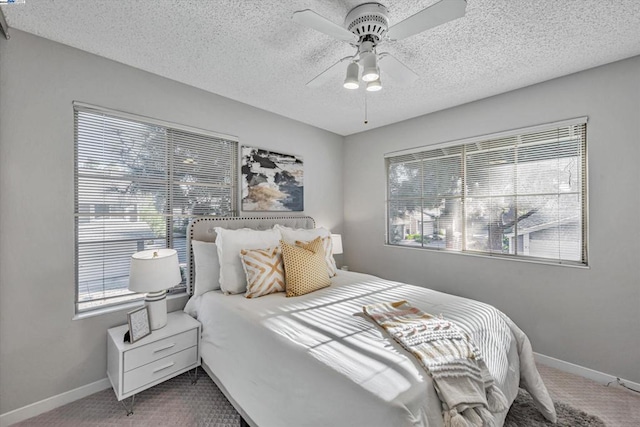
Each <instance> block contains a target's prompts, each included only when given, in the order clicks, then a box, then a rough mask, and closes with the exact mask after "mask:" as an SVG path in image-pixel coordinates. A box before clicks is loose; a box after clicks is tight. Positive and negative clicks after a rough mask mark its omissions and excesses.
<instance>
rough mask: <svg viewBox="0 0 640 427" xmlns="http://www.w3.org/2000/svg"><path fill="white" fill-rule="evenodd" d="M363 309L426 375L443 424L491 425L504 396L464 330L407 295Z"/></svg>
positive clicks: (502, 407) (459, 426)
mask: <svg viewBox="0 0 640 427" xmlns="http://www.w3.org/2000/svg"><path fill="white" fill-rule="evenodd" d="M363 311H364V313H365V314H366V315H368V316H369V317H370V318H371V319H373V320H374V321H375V322H376V323H377V324H378V325H380V326H381V327H382V328H383V329H384V330H385V331H386V332H387V333H388V334H389V335H391V336H392V337H393V338H394V339H395V340H396V341H397V342H398V343H399V344H400V345H402V347H404V348H405V349H406V350H407V351H409V352H410V353H412V354H413V355H414V356H415V357H416V358H417V359H418V360H419V361H420V363H421V364H422V365H423V366H424V368H425V369H426V370H427V372H428V373H429V374H430V375H431V378H432V379H433V383H434V386H435V389H436V392H437V394H438V397H439V398H440V401H441V402H442V410H443V412H442V415H443V418H444V424H445V426H446V427H449V426H451V427H472V426H494V425H495V420H494V416H493V414H492V412H500V411H503V410H505V409H507V407H508V403H507V399H506V398H505V396H504V395H503V394H502V391H500V389H498V387H496V385H495V384H494V380H493V377H492V376H491V374H490V373H489V370H488V369H487V366H486V365H485V363H484V361H483V359H482V355H481V354H480V350H479V349H478V347H477V346H476V345H475V344H474V343H473V341H472V340H471V338H470V337H469V336H468V334H467V333H466V332H464V331H463V330H462V329H460V328H459V327H458V326H457V325H456V324H455V323H453V322H451V321H449V320H446V319H444V318H442V317H441V316H440V317H435V316H432V315H430V314H428V313H425V312H423V311H421V310H420V309H418V308H415V307H413V306H411V305H410V304H409V303H408V302H407V301H397V302H385V303H378V304H371V305H366V306H364V307H363Z"/></svg>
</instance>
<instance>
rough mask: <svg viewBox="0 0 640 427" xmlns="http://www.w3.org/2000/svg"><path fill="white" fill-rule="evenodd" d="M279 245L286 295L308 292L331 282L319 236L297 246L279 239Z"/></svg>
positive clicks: (291, 295) (294, 295)
mask: <svg viewBox="0 0 640 427" xmlns="http://www.w3.org/2000/svg"><path fill="white" fill-rule="evenodd" d="M280 245H281V246H282V259H283V261H284V271H285V277H286V281H287V285H286V289H287V296H288V297H296V296H300V295H304V294H308V293H310V292H313V291H316V290H318V289H322V288H325V287H327V286H329V285H330V284H331V280H330V279H329V275H328V274H327V264H326V261H325V259H324V249H323V247H322V239H321V238H320V237H318V238H316V239H315V240H313V241H311V242H309V243H307V244H304V243H301V244H299V245H298V246H294V245H290V244H288V243H286V242H285V241H284V240H281V241H280Z"/></svg>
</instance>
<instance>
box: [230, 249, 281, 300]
mask: <svg viewBox="0 0 640 427" xmlns="http://www.w3.org/2000/svg"><path fill="white" fill-rule="evenodd" d="M240 258H241V259H242V268H243V269H244V273H245V275H246V276H247V292H246V293H245V294H244V296H245V297H247V298H257V297H261V296H263V295H268V294H272V293H274V292H283V291H284V286H285V285H284V269H283V266H282V254H281V251H280V247H279V246H276V247H273V248H268V249H242V250H241V251H240Z"/></svg>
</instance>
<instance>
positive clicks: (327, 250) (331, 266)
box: [296, 236, 338, 277]
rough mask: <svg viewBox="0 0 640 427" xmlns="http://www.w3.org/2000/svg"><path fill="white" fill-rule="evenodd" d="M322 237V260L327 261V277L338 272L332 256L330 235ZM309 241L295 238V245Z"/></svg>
mask: <svg viewBox="0 0 640 427" xmlns="http://www.w3.org/2000/svg"><path fill="white" fill-rule="evenodd" d="M320 238H321V239H322V248H323V249H324V260H325V261H326V263H327V272H328V273H329V277H333V276H335V275H336V274H338V271H337V270H338V268H337V267H336V260H335V259H334V258H333V242H332V240H331V237H323V236H320ZM306 243H309V242H304V241H303V242H301V241H299V240H296V245H298V246H300V244H306Z"/></svg>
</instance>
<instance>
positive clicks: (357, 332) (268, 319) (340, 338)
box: [185, 217, 555, 427]
mask: <svg viewBox="0 0 640 427" xmlns="http://www.w3.org/2000/svg"><path fill="white" fill-rule="evenodd" d="M275 224H281V225H284V226H287V227H291V228H293V229H313V228H314V227H315V222H314V221H313V219H312V218H309V217H272V218H226V219H222V218H221V219H219V218H203V219H198V220H196V221H194V222H193V223H192V224H191V225H190V227H189V234H188V240H189V251H188V252H189V284H188V286H189V288H190V290H191V292H193V287H194V283H195V280H196V277H197V274H198V273H199V272H201V270H202V267H201V264H200V265H199V266H198V268H196V263H195V262H194V259H193V251H192V249H191V248H192V246H193V244H194V242H214V241H215V240H216V231H215V230H218V229H217V228H216V227H222V228H224V229H242V228H245V227H246V228H251V229H256V230H268V229H270V228H271V227H273V226H274V225H275ZM220 262H222V261H220ZM202 271H204V270H202ZM200 274H204V273H202V272H201V273H200ZM396 300H407V301H410V302H411V303H412V304H413V305H414V306H416V307H418V308H420V309H421V310H424V311H425V312H428V313H432V314H442V315H443V316H444V317H445V318H447V319H451V320H452V321H454V322H456V324H457V325H459V326H460V328H462V329H463V330H465V331H467V332H468V333H469V334H470V336H471V337H473V339H474V340H475V342H476V344H477V345H478V347H479V348H480V351H481V352H482V354H483V357H484V359H485V361H486V364H487V367H488V368H489V371H490V372H491V375H492V376H493V379H494V381H495V384H496V385H497V387H498V388H499V389H500V390H501V391H502V392H503V393H504V396H505V397H506V398H507V401H508V402H509V404H511V403H512V402H513V400H514V399H515V397H516V395H517V393H518V387H523V388H525V389H526V390H527V391H528V392H529V393H530V394H531V395H532V397H533V399H534V402H535V403H536V406H537V407H538V409H539V410H540V411H541V412H542V413H543V415H544V416H545V417H547V418H548V419H550V420H554V419H555V410H554V407H553V403H552V401H551V399H550V397H549V395H548V393H547V390H546V388H545V386H544V384H543V382H542V380H541V378H540V376H539V374H538V372H537V370H536V367H535V363H534V360H533V353H532V350H531V346H530V343H529V340H528V338H527V337H526V335H525V334H524V333H523V332H522V331H521V330H520V329H519V328H518V327H517V326H516V325H515V324H514V323H513V322H512V321H511V320H510V319H509V318H508V317H507V316H506V315H504V314H502V313H501V312H499V311H498V310H496V309H495V308H493V307H491V306H489V305H487V304H484V303H481V302H478V301H473V300H469V299H465V298H461V297H456V296H452V295H448V294H445V293H441V292H437V291H433V290H430V289H427V288H423V287H417V286H412V285H408V284H403V283H397V282H393V281H388V280H383V279H381V278H378V277H375V276H371V275H367V274H361V273H356V272H349V271H340V270H339V271H338V272H337V274H336V275H335V276H334V277H333V278H331V285H330V286H328V287H325V288H323V289H320V290H316V291H315V292H311V293H308V294H305V295H302V296H297V297H294V298H287V297H286V296H285V294H284V293H283V292H277V293H272V294H269V295H265V296H262V297H260V298H251V299H248V298H245V297H244V295H243V294H235V295H230V294H225V293H224V292H222V291H221V290H208V291H205V292H198V293H194V294H193V296H192V297H191V298H190V300H189V302H188V303H187V306H186V307H185V311H186V312H187V313H189V314H190V315H192V316H194V317H196V318H197V319H198V320H199V321H200V322H201V323H202V340H201V342H202V348H201V355H202V365H203V368H204V370H205V371H206V372H207V374H208V375H209V376H210V377H211V378H212V379H213V381H214V382H215V383H216V384H217V386H218V387H219V388H220V389H221V390H222V392H223V393H224V394H225V395H226V397H227V398H228V399H229V401H230V402H231V403H232V404H233V405H234V407H235V408H236V409H237V410H238V412H239V413H240V414H241V416H242V417H243V419H244V420H245V421H246V423H247V424H249V425H251V426H253V427H258V426H259V427H270V426H274V427H283V426H394V427H402V426H429V427H433V426H443V425H444V422H443V415H442V406H441V403H440V400H439V398H438V395H437V394H436V390H435V388H434V385H433V382H432V380H431V378H430V376H429V374H428V373H427V372H426V371H425V369H424V368H423V367H421V366H420V365H419V363H418V362H417V360H416V358H415V357H413V356H412V355H411V354H410V353H408V352H407V351H405V350H404V349H403V348H402V347H401V346H400V345H399V344H398V343H396V342H395V341H394V340H393V339H391V338H390V337H389V336H388V335H386V334H385V333H384V331H382V330H381V329H380V328H379V327H378V326H377V325H376V324H375V323H373V322H372V321H371V319H369V318H367V317H366V316H365V315H364V314H363V313H362V307H363V306H364V305H366V304H371V303H376V302H382V301H396ZM506 413H507V410H504V411H502V412H500V413H497V414H495V420H496V425H502V424H503V422H504V418H505V416H506Z"/></svg>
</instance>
